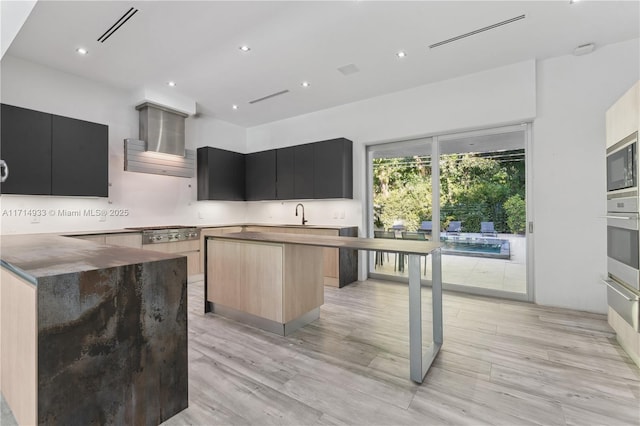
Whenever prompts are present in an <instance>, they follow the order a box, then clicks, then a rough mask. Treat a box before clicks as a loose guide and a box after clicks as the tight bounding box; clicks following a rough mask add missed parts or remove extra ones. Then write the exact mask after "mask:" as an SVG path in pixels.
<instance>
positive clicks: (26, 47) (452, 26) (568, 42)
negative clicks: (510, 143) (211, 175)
mask: <svg viewBox="0 0 640 426" xmlns="http://www.w3.org/2000/svg"><path fill="white" fill-rule="evenodd" d="M3 1H4V0H3ZM639 5H640V2H638V1H581V2H578V3H575V4H570V2H569V1H568V0H559V1H494V2H491V1H469V2H462V1H440V2H438V1H411V2H399V1H298V2H296V1H289V2H274V1H256V2H248V1H233V2H223V1H198V2H192V1H68V2H62V1H45V0H40V1H39V2H38V3H37V4H36V6H35V8H34V9H33V11H32V13H31V15H30V16H29V18H28V19H27V21H26V23H25V25H24V26H23V27H22V29H21V30H20V32H19V33H18V35H17V37H16V39H15V40H14V42H13V43H12V45H11V46H10V47H9V50H8V52H7V54H8V55H13V56H17V57H21V58H24V59H27V60H31V61H34V62H39V63H42V64H45V65H48V66H51V67H54V68H57V69H60V70H64V71H67V72H70V73H72V74H76V75H80V76H83V77H86V78H89V79H93V80H97V81H101V82H104V83H107V84H109V85H113V86H116V87H120V88H124V89H128V90H132V91H133V90H137V89H139V88H141V87H146V88H149V89H152V90H161V91H169V92H170V93H176V94H179V95H180V96H183V97H188V98H190V99H192V100H194V101H196V102H197V104H198V109H199V111H200V112H201V113H202V114H205V115H207V116H213V117H216V118H219V119H221V120H225V121H228V122H231V123H235V124H238V125H241V126H247V127H249V126H255V125H258V124H262V123H267V122H271V121H275V120H280V119H284V118H288V117H292V116H296V115H301V114H305V113H309V112H312V111H317V110H320V109H324V108H330V107H333V106H336V105H341V104H345V103H350V102H354V101H358V100H361V99H366V98H370V97H374V96H378V95H383V94H386V93H390V92H393V91H398V90H402V89H407V88H411V87H415V86H419V85H423V84H427V83H430V82H435V81H439V80H444V79H449V78H452V77H456V76H460V75H464V74H469V73H473V72H477V71H481V70H485V69H489V68H494V67H498V66H502V65H507V64H512V63H516V62H520V61H523V60H527V59H533V58H535V59H542V58H548V57H553V56H559V55H565V54H570V53H571V52H572V51H573V50H574V48H575V47H577V46H578V45H582V44H585V43H595V45H596V49H597V48H598V47H600V46H602V45H605V44H610V43H615V42H619V41H624V40H628V39H632V38H636V37H638V36H639V35H640V8H639ZM130 7H135V8H137V9H139V11H138V12H137V13H136V14H135V15H134V16H133V17H132V18H131V19H130V20H129V21H128V22H127V23H125V24H124V25H123V26H122V27H121V28H120V29H119V30H118V31H117V32H116V33H114V35H113V36H112V37H110V38H109V39H108V40H107V41H106V42H105V43H100V42H98V41H97V39H98V37H100V36H101V35H102V34H103V33H104V32H105V31H106V30H107V29H108V28H109V27H110V26H111V25H112V24H113V23H115V22H116V21H117V20H118V18H120V17H121V16H122V15H123V14H124V13H125V12H126V11H127V10H128V9H129V8H130ZM522 14H524V15H526V18H525V19H523V20H519V21H516V22H513V23H511V24H508V25H504V26H500V27H498V28H496V29H493V30H490V31H485V32H481V33H479V34H476V35H474V36H471V37H466V38H463V39H461V40H458V41H456V42H454V43H450V44H446V45H443V46H441V47H437V48H434V49H430V48H429V47H428V46H429V45H430V44H433V43H437V42H439V41H442V40H445V39H449V38H451V37H455V36H457V35H460V34H464V33H468V32H471V31H474V30H477V29H479V28H483V27H486V26H489V25H493V24H495V23H497V22H501V21H504V20H507V19H510V18H514V17H516V16H519V15H522ZM242 44H247V45H249V46H250V47H251V51H250V52H246V53H244V52H241V51H240V50H239V49H238V47H239V46H240V45H242ZM80 46H82V47H85V48H87V49H88V50H89V54H88V55H86V56H84V57H81V56H79V55H78V54H77V53H76V52H75V49H76V48H77V47H80ZM398 50H404V51H406V52H407V57H405V58H403V59H399V58H397V57H396V55H395V54H396V52H397V51H398ZM349 64H355V65H356V66H357V67H358V68H359V70H360V71H359V72H357V73H355V74H351V75H348V76H345V75H343V74H341V73H340V72H338V71H337V68H339V67H342V66H345V65H349ZM170 80H174V81H176V82H177V86H176V87H174V88H169V87H167V86H166V82H168V81H170ZM305 80H306V81H309V82H310V84H311V86H310V87H308V88H303V87H301V85H300V83H301V82H302V81H305ZM281 90H289V93H287V94H285V95H282V96H278V97H274V98H272V99H269V100H266V101H263V102H260V103H256V104H253V105H251V104H249V101H251V100H254V99H257V98H261V97H264V96H266V95H269V94H272V93H275V92H279V91H281ZM232 104H237V105H238V106H239V109H238V110H233V109H232V108H231V105H232Z"/></svg>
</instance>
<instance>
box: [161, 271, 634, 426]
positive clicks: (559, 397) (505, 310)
mask: <svg viewBox="0 0 640 426" xmlns="http://www.w3.org/2000/svg"><path fill="white" fill-rule="evenodd" d="M202 293H203V290H202V282H197V283H193V284H190V285H189V362H190V364H189V366H190V368H189V374H190V376H189V384H190V387H189V392H190V394H189V399H190V407H189V408H188V409H187V410H185V411H183V412H181V413H180V414H178V415H177V416H175V417H173V418H172V419H170V420H169V421H168V422H166V424H169V425H183V424H194V425H221V424H242V425H245V424H253V425H266V424H283V425H314V424H330V425H334V424H353V425H410V424H420V425H425V424H433V425H439V424H472V425H478V424H503V425H525V424H541V425H556V424H558V425H595V424H603V425H639V424H640V372H639V370H638V368H637V367H636V366H635V365H634V364H633V363H632V362H631V360H630V359H629V358H628V357H627V356H626V354H625V353H624V352H623V351H622V349H621V348H620V346H619V345H618V344H617V342H616V341H615V337H614V334H613V331H612V330H611V328H610V327H609V326H608V325H607V323H606V318H605V316H603V315H596V314H590V313H584V312H576V311H569V310H563V309H553V308H544V307H539V306H535V305H531V304H526V303H520V302H513V301H505V300H497V299H488V298H481V297H473V296H464V295H460V294H445V296H444V324H445V328H444V345H443V348H442V351H441V352H440V354H439V356H438V358H437V360H436V361H435V363H434V365H433V366H432V368H431V370H430V372H429V374H428V375H427V377H426V380H425V383H423V384H422V385H416V384H414V383H413V382H411V381H410V380H409V379H408V359H407V356H408V338H407V336H408V319H407V318H408V314H407V311H408V309H407V287H406V285H402V284H395V283H386V282H382V281H372V280H370V281H366V282H359V283H356V284H352V285H350V286H347V287H344V288H342V289H336V288H330V287H326V289H325V304H324V305H323V306H322V308H321V315H320V319H319V320H318V321H316V322H314V323H313V324H311V325H309V326H307V327H304V328H303V329H301V330H299V331H298V332H296V333H294V334H293V335H290V336H288V337H286V338H285V337H279V336H276V335H273V334H269V333H266V332H262V331H259V330H256V329H253V328H250V327H246V326H243V325H240V324H238V323H235V322H233V321H230V320H226V319H224V318H220V317H218V316H216V315H214V314H206V315H205V314H203V313H202ZM423 306H424V314H425V317H426V319H425V321H424V324H425V326H429V321H428V319H430V291H429V289H423ZM428 337H429V334H428V333H426V334H425V338H428Z"/></svg>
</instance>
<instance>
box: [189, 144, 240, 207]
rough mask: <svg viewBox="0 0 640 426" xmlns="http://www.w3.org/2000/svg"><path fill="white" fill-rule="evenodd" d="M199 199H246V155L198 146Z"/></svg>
mask: <svg viewBox="0 0 640 426" xmlns="http://www.w3.org/2000/svg"><path fill="white" fill-rule="evenodd" d="M198 200H228V201H244V200H245V155H244V154H240V153H237V152H232V151H227V150H224V149H219V148H212V147H210V146H206V147H202V148H198Z"/></svg>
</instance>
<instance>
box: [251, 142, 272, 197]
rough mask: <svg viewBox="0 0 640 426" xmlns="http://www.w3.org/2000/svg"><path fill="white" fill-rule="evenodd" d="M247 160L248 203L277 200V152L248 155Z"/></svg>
mask: <svg viewBox="0 0 640 426" xmlns="http://www.w3.org/2000/svg"><path fill="white" fill-rule="evenodd" d="M244 160H245V171H246V174H245V176H246V182H245V198H246V200H247V201H259V200H275V199H276V150H275V149H272V150H269V151H261V152H254V153H252V154H247V155H246V156H245V158H244Z"/></svg>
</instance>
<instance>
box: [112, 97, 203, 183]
mask: <svg viewBox="0 0 640 426" xmlns="http://www.w3.org/2000/svg"><path fill="white" fill-rule="evenodd" d="M136 109H137V110H138V111H139V124H140V129H139V139H125V140H124V150H125V160H124V169H125V170H127V171H130V172H139V173H152V174H159V175H167V176H178V177H188V178H191V177H193V176H194V175H195V167H196V155H195V151H193V150H186V149H185V147H184V146H185V141H184V120H185V118H187V117H188V115H187V114H184V113H182V112H179V111H176V110H173V109H171V108H167V107H164V106H161V105H158V104H154V103H151V102H144V103H142V104H140V105H138V106H136Z"/></svg>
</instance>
